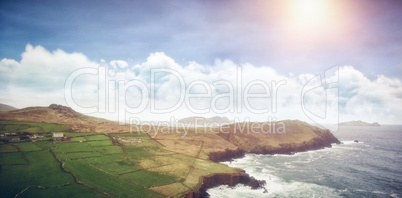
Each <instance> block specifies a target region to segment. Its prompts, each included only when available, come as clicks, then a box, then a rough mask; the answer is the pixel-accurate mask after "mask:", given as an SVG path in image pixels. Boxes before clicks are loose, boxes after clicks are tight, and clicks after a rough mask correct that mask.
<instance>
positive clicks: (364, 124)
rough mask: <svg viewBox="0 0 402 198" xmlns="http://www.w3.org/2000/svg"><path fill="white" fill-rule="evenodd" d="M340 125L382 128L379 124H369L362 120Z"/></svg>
mask: <svg viewBox="0 0 402 198" xmlns="http://www.w3.org/2000/svg"><path fill="white" fill-rule="evenodd" d="M339 125H340V126H381V125H380V124H379V123H378V122H373V123H368V122H363V121H361V120H357V121H349V122H341V123H339Z"/></svg>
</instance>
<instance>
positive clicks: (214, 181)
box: [186, 170, 265, 198]
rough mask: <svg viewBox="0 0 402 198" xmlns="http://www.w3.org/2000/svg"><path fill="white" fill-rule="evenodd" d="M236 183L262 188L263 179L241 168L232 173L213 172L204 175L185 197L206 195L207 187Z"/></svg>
mask: <svg viewBox="0 0 402 198" xmlns="http://www.w3.org/2000/svg"><path fill="white" fill-rule="evenodd" d="M237 184H244V185H247V186H250V187H251V188H252V189H257V188H263V186H264V184H265V181H261V180H256V179H255V178H254V177H250V176H249V175H248V174H246V173H245V172H244V171H243V170H239V171H238V172H236V173H233V174H213V175H209V176H205V177H204V178H203V179H202V184H201V187H200V188H199V190H198V191H194V192H191V193H189V194H187V195H186V197H187V198H198V197H208V196H209V195H208V193H207V191H206V190H207V189H208V188H213V187H217V186H220V185H228V186H235V185H237Z"/></svg>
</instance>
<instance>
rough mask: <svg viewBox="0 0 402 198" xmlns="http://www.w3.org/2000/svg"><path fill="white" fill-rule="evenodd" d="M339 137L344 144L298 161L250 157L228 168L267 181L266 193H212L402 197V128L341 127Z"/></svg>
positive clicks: (222, 193)
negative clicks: (233, 168)
mask: <svg viewBox="0 0 402 198" xmlns="http://www.w3.org/2000/svg"><path fill="white" fill-rule="evenodd" d="M333 134H334V135H335V136H336V137H337V138H338V139H339V140H340V141H341V142H343V144H339V145H333V146H332V148H325V149H321V150H316V151H308V152H302V153H296V154H294V155H256V154H246V156H245V157H244V158H241V159H236V160H234V161H232V162H223V163H225V164H227V165H229V166H231V167H237V168H241V169H243V170H245V171H246V173H248V174H249V175H251V176H253V177H255V178H256V179H260V180H266V182H267V183H266V185H265V186H264V187H265V189H266V191H265V190H264V189H256V190H253V189H251V188H250V187H248V186H244V185H237V186H235V187H233V188H232V187H228V186H218V187H215V188H212V189H209V190H208V191H207V192H208V194H210V195H211V197H230V198H232V197H250V198H251V197H253V198H254V197H309V198H310V197H402V125H384V126H381V127H372V126H371V127H369V126H367V127H366V126H364V127H362V126H340V128H339V130H338V131H337V132H334V133H333ZM354 140H358V143H356V142H354ZM264 191H265V192H264Z"/></svg>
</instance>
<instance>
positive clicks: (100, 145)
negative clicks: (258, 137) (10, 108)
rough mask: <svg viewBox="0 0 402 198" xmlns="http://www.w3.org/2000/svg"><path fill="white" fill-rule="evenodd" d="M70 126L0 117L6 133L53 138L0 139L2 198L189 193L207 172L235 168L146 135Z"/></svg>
mask: <svg viewBox="0 0 402 198" xmlns="http://www.w3.org/2000/svg"><path fill="white" fill-rule="evenodd" d="M69 129H70V128H69V126H65V125H56V124H45V123H30V122H12V121H0V130H1V131H7V132H19V133H21V132H29V133H30V132H32V131H35V132H38V133H39V131H40V133H41V135H42V136H45V137H47V138H42V139H39V140H37V141H34V142H31V141H30V140H29V139H27V140H24V141H20V142H9V143H8V142H0V181H1V182H0V195H1V197H15V196H16V195H18V197H165V196H183V195H184V194H185V193H187V192H188V190H189V188H195V187H196V186H197V185H199V181H200V180H199V178H200V176H201V175H208V174H209V173H210V172H211V170H215V171H219V172H231V171H232V169H229V168H227V167H226V166H224V165H220V164H216V163H213V162H211V161H207V160H201V161H199V160H198V161H197V160H195V158H193V157H191V156H186V155H182V154H178V153H174V152H172V151H167V150H165V149H163V147H162V146H161V144H159V143H158V142H156V141H154V140H152V139H150V138H149V137H148V136H147V135H146V134H138V133H134V134H128V133H126V134H110V135H108V134H95V133H73V132H66V131H68V130H69ZM12 130H14V131H12ZM63 130H65V131H63ZM52 131H57V132H64V135H65V136H67V137H69V138H70V141H52V138H50V137H51V135H52V133H51V132H52ZM125 140H135V141H134V142H131V143H130V142H129V141H128V142H129V143H127V141H126V142H125ZM136 140H141V141H139V142H136ZM191 169H192V170H191ZM190 170H191V171H190ZM189 186H191V187H189ZM172 190H173V193H172Z"/></svg>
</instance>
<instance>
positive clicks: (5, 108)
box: [0, 103, 17, 111]
mask: <svg viewBox="0 0 402 198" xmlns="http://www.w3.org/2000/svg"><path fill="white" fill-rule="evenodd" d="M13 110H17V108H15V107H12V106H10V105H6V104H1V103H0V111H13Z"/></svg>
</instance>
